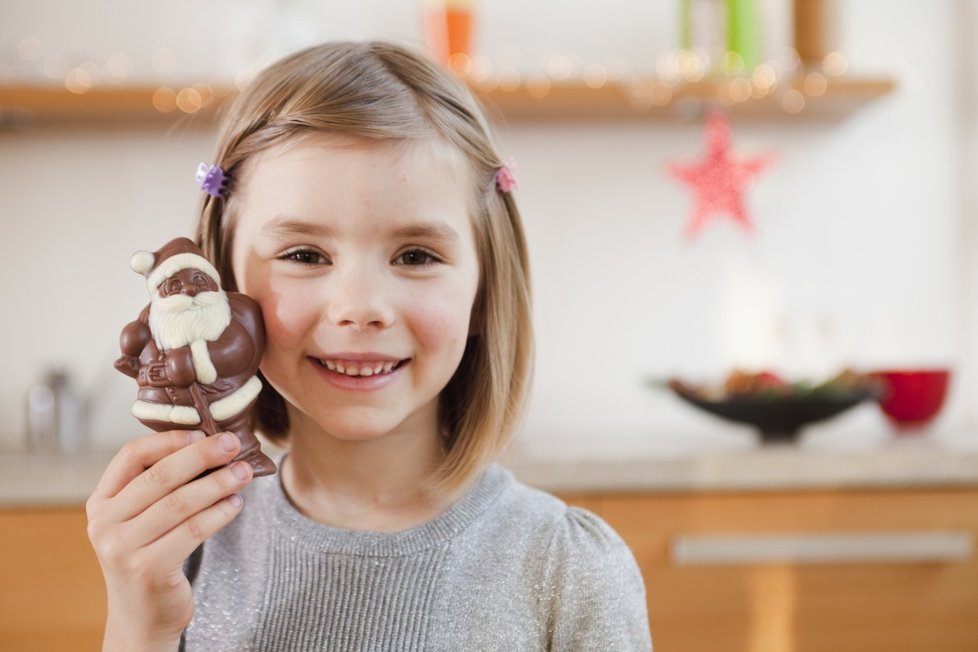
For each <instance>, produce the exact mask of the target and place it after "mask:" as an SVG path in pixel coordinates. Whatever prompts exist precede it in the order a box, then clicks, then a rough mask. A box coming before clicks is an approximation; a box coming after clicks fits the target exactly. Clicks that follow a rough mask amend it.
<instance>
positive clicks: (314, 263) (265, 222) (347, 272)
mask: <svg viewBox="0 0 978 652" xmlns="http://www.w3.org/2000/svg"><path fill="white" fill-rule="evenodd" d="M462 168H463V166H462V165H460V163H459V162H458V161H457V160H455V158H454V157H452V156H451V155H450V154H449V152H448V150H447V148H443V146H441V145H438V144H422V145H414V144H411V145H405V144H384V143H376V142H368V141H361V140H352V141H351V140H349V139H346V140H340V139H339V137H334V136H326V135H315V136H308V137H303V138H301V139H299V140H297V141H292V142H290V143H286V144H284V145H280V146H277V147H275V148H273V149H270V150H267V151H265V152H263V153H261V154H259V155H258V156H256V157H255V158H253V159H251V160H250V161H249V162H248V164H247V166H246V169H245V171H244V174H243V175H242V176H241V177H240V179H239V181H238V186H237V187H238V189H239V190H238V193H237V194H236V197H235V201H236V203H237V208H236V210H235V214H234V219H235V220H236V221H235V226H234V229H235V230H234V243H233V249H232V264H233V269H234V273H235V278H236V280H237V283H238V287H239V289H240V290H241V291H242V292H245V293H246V294H248V295H250V296H251V297H252V298H253V299H255V300H256V301H257V302H258V303H259V304H260V305H261V308H262V312H263V314H264V318H265V327H266V332H267V345H266V349H265V357H264V360H263V362H262V367H261V368H262V371H263V372H264V374H265V377H266V378H267V379H268V381H269V382H270V383H271V384H272V385H273V386H274V387H275V388H276V389H277V390H278V391H279V392H280V393H281V394H282V396H283V397H284V398H285V399H286V401H287V402H288V403H289V404H290V411H289V413H290V417H291V421H292V435H293V437H301V436H303V435H304V434H306V433H311V434H312V435H313V436H323V435H325V436H327V437H333V438H338V439H342V440H348V441H349V440H368V439H371V440H374V439H378V438H383V437H387V436H397V435H405V436H406V437H419V438H424V439H430V438H437V437H438V431H439V426H438V395H439V393H440V392H441V391H442V389H443V388H444V387H445V385H446V384H447V383H448V381H449V379H450V378H451V377H452V375H453V374H454V373H455V370H456V369H457V367H458V365H459V362H460V361H461V358H462V354H463V352H464V350H465V346H466V342H467V340H468V336H469V330H470V327H469V323H470V316H471V312H472V307H473V303H474V300H475V296H476V292H477V289H478V285H479V264H478V257H477V253H476V243H475V238H474V234H473V229H472V225H471V222H470V217H469V214H470V207H469V202H468V193H467V189H468V188H469V183H468V179H467V178H465V176H464V173H463V172H462V171H461V170H462Z"/></svg>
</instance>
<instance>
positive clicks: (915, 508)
mask: <svg viewBox="0 0 978 652" xmlns="http://www.w3.org/2000/svg"><path fill="white" fill-rule="evenodd" d="M569 498H570V499H571V501H573V497H569ZM976 506H978V490H975V489H960V490H958V489H942V490H933V491H928V490H914V491H844V492H842V491H840V492H793V493H761V492H758V493H685V494H634V495H606V496H602V497H600V499H598V498H594V497H592V498H590V500H589V507H591V508H592V509H594V510H595V511H596V512H598V513H599V514H600V515H601V516H602V517H603V518H605V519H606V520H607V521H608V522H609V523H610V524H611V525H612V527H614V528H615V529H616V530H617V531H618V532H619V533H620V534H621V535H622V537H623V538H624V539H625V540H626V542H627V543H628V544H629V545H630V546H631V548H632V550H633V552H634V553H635V556H636V559H637V560H638V563H639V566H640V567H641V570H642V573H643V575H644V577H645V581H646V588H647V591H648V605H649V618H650V622H651V626H652V636H653V642H654V644H655V647H656V649H661V650H665V651H667V652H702V651H714V650H723V651H724V652H881V651H883V650H885V651H886V652H932V651H934V650H940V651H941V652H958V651H960V652H965V651H968V652H974V651H975V650H978V626H976V624H975V623H976V622H978V561H976V559H975V555H974V551H973V547H974V544H973V542H974V540H975V538H976V536H978V508H976ZM683 542H686V543H687V544H690V546H688V547H687V549H686V550H685V552H684V549H683V548H682V543H683ZM786 542H787V543H786ZM704 543H705V544H709V545H706V546H702V545H701V546H699V547H697V544H704ZM789 544H790V545H789ZM786 545H787V548H786V547H785V546H786ZM711 546H712V547H711ZM792 546H794V547H792ZM697 550H698V552H696V551H697ZM694 552H696V554H693V553H694ZM724 555H726V557H725V556H724Z"/></svg>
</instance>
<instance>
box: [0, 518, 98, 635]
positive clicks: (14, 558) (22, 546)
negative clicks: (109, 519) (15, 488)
mask: <svg viewBox="0 0 978 652" xmlns="http://www.w3.org/2000/svg"><path fill="white" fill-rule="evenodd" d="M85 525H86V519H85V510H84V508H83V507H71V508H44V509H35V508H31V509H5V510H0V532H2V533H3V534H2V536H0V559H2V562H0V650H11V651H13V650H16V651H17V652H49V651H55V650H72V651H73V652H76V651H77V652H85V651H86V650H93V651H94V650H100V649H101V645H102V629H103V626H104V623H105V590H104V585H103V583H102V574H101V572H100V571H99V567H98V562H97V561H96V559H95V552H94V551H93V550H92V548H91V545H90V544H89V542H88V536H87V534H86V532H85Z"/></svg>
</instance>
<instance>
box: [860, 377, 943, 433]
mask: <svg viewBox="0 0 978 652" xmlns="http://www.w3.org/2000/svg"><path fill="white" fill-rule="evenodd" d="M873 376H875V377H877V378H879V379H880V380H881V381H882V382H883V384H884V387H883V395H882V396H881V397H880V399H879V404H880V408H881V409H882V410H883V413H884V414H885V415H886V417H887V419H888V420H889V421H890V423H891V424H893V426H894V427H895V428H896V429H897V430H904V431H906V430H913V429H916V428H920V427H922V426H925V425H927V424H928V423H930V422H931V421H932V420H933V419H934V418H935V417H936V416H937V415H938V413H939V412H940V411H941V407H943V405H944V399H945V397H946V396H947V388H948V385H949V384H950V380H951V371H950V370H949V369H889V370H885V371H876V372H873Z"/></svg>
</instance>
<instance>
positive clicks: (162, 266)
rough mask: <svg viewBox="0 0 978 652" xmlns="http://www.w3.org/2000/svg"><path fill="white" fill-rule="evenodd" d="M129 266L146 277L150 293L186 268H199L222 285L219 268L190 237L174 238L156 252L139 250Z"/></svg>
mask: <svg viewBox="0 0 978 652" xmlns="http://www.w3.org/2000/svg"><path fill="white" fill-rule="evenodd" d="M129 266H130V267H132V268H133V271H135V272H137V273H139V274H142V275H143V276H145V277H146V285H147V286H148V287H149V291H150V293H155V292H156V288H158V287H159V285H160V283H162V282H163V281H165V280H166V279H168V278H170V277H171V276H173V275H174V274H176V273H177V272H179V271H181V270H184V269H199V270H200V271H202V272H204V273H205V274H207V275H208V276H210V277H211V278H212V279H214V282H215V283H217V285H218V287H220V285H221V277H220V275H219V274H218V273H217V270H216V269H214V266H213V265H212V264H211V263H210V261H209V260H207V259H206V258H204V252H202V251H201V250H200V247H198V246H197V245H196V244H194V241H193V240H190V239H188V238H174V239H173V240H170V241H169V242H167V243H166V244H165V245H163V246H162V247H160V248H159V249H158V250H157V251H156V252H155V253H153V252H152V251H137V252H136V253H134V254H133V256H132V259H130V261H129Z"/></svg>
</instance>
